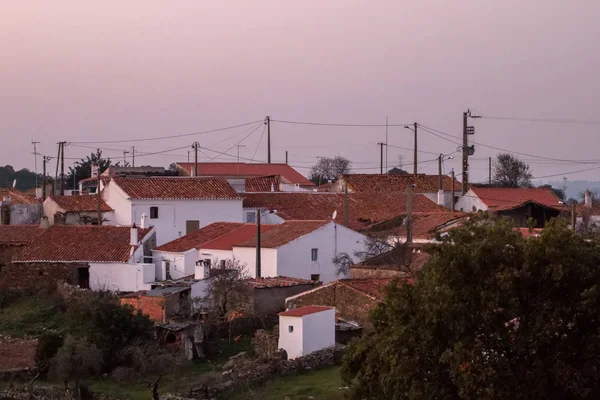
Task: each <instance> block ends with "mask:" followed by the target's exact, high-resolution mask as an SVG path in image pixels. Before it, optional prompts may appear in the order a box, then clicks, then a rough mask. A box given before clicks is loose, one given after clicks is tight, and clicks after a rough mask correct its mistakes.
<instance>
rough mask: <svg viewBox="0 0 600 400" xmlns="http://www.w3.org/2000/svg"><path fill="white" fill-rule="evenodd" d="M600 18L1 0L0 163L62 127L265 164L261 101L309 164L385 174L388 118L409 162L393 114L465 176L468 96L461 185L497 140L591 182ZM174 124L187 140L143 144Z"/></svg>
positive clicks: (171, 156) (389, 5)
mask: <svg viewBox="0 0 600 400" xmlns="http://www.w3.org/2000/svg"><path fill="white" fill-rule="evenodd" d="M599 19H600V2H598V1H596V0H581V1H577V2H574V1H569V0H528V1H522V0H521V1H516V0H460V1H447V0H419V1H416V0H415V1H406V0H403V1H401V0H394V1H384V0H365V1H358V0H327V1H323V0H299V1H295V0H286V1H281V0H272V1H268V0H253V1H247V0H237V1H234V0H219V1H202V0H194V1H186V0H178V1H170V2H165V1H153V0H143V1H137V0H129V1H103V2H82V1H78V0H57V1H53V2H48V1H29V0H21V1H18V2H16V1H15V2H7V3H5V4H4V5H3V7H2V14H1V15H0V55H1V56H0V143H1V144H0V165H6V164H10V165H13V166H14V167H16V168H28V169H30V170H35V169H36V168H37V170H38V171H40V172H41V157H42V155H48V156H54V157H55V156H56V153H57V144H56V143H57V142H59V141H66V142H67V143H68V145H67V146H66V148H65V157H66V160H65V162H66V164H67V165H71V164H72V162H73V161H74V160H75V159H78V158H80V157H83V156H85V155H89V153H90V152H92V151H95V150H94V149H96V148H101V149H103V155H104V156H110V157H111V159H113V160H115V161H117V160H123V157H124V155H123V151H130V153H129V154H126V155H125V157H127V160H128V161H129V162H131V147H132V146H135V149H136V160H135V162H136V165H138V166H139V165H161V166H167V165H169V164H170V163H171V162H175V161H186V160H187V157H188V151H192V149H191V145H192V143H193V142H194V141H198V143H199V146H200V148H201V152H200V154H199V160H200V161H209V160H211V159H212V161H236V160H237V153H238V149H239V154H240V157H241V160H242V161H244V160H246V159H252V160H257V161H265V160H266V158H267V146H266V141H267V140H266V132H265V131H264V128H265V125H264V124H263V123H262V122H261V121H263V120H264V118H265V116H267V115H268V116H270V117H271V119H272V121H273V122H272V123H271V142H272V158H273V161H274V162H283V161H284V160H285V152H286V151H288V157H289V164H290V165H292V166H294V167H296V168H297V169H298V170H299V171H300V172H302V173H304V174H307V173H308V169H309V168H310V166H311V165H313V164H314V163H315V162H316V161H317V158H318V157H325V156H333V155H338V154H339V155H342V156H345V157H347V158H349V159H351V160H352V162H353V169H354V172H362V173H378V172H379V167H380V158H379V155H380V149H379V147H378V145H377V143H378V142H386V128H385V123H386V117H387V121H388V124H389V125H392V126H388V128H387V143H388V144H389V146H388V148H387V160H386V164H387V166H388V167H389V168H391V167H393V166H395V165H398V164H402V165H404V166H403V168H404V169H407V170H409V171H412V162H413V152H412V148H413V146H414V141H413V133H412V132H411V131H410V130H408V129H404V127H403V125H404V124H412V123H413V122H418V123H419V124H420V125H422V126H423V127H424V129H420V131H419V136H418V149H419V150H420V152H419V155H418V160H417V161H418V167H419V172H426V173H437V170H438V165H437V162H436V158H437V155H438V154H440V153H443V154H446V155H448V157H451V156H456V158H454V159H449V160H447V161H445V162H444V166H443V167H444V173H449V171H450V170H451V169H453V168H454V170H455V171H456V173H457V176H458V177H459V179H460V175H459V174H460V172H461V162H460V154H459V153H458V152H457V148H458V145H459V144H460V143H457V142H460V140H459V139H457V138H455V137H453V136H460V135H461V134H462V114H463V112H464V111H466V110H467V109H470V110H471V111H472V114H473V115H478V116H482V117H483V118H481V119H473V120H470V122H469V124H470V125H473V126H475V135H474V136H473V137H472V138H471V139H472V140H474V141H475V142H476V143H477V144H475V155H474V156H473V157H472V159H471V160H470V170H471V178H470V180H471V182H482V181H486V180H487V176H488V157H494V156H496V154H497V153H498V152H499V150H497V149H503V150H510V151H514V152H518V153H520V154H518V156H519V157H521V158H522V159H524V160H525V161H526V162H528V163H529V164H530V166H531V168H532V170H533V174H534V176H535V177H536V178H539V179H540V180H561V179H562V177H563V176H565V177H567V178H568V179H589V180H595V179H597V176H598V175H599V174H600V155H598V154H597V153H598V151H597V144H598V143H599V141H598V139H597V137H598V132H599V131H600V115H598V104H600V90H599V89H600V79H598V71H600V52H599V51H598V47H597V38H598V37H600V24H598V23H597V21H598V20H599ZM495 117H503V118H507V119H497V118H495ZM519 118H522V119H524V120H521V119H519ZM533 119H535V120H543V121H532V120H533ZM546 120H554V121H555V122H548V121H546ZM278 121H290V122H311V123H326V124H339V125H378V126H370V127H364V126H361V127H359V126H330V125H308V124H298V123H287V122H278ZM557 121H560V123H559V122H557ZM565 121H570V122H568V123H567V122H565ZM250 122H252V124H249V125H244V126H240V127H238V128H232V129H226V130H220V131H214V132H208V133H202V132H206V131H211V130H215V129H220V128H227V127H231V126H237V125H242V124H247V123H250ZM426 129H428V130H429V132H428V131H426ZM263 132H265V133H263ZM431 132H433V133H436V132H437V136H436V135H434V134H433V133H431ZM440 132H441V133H440ZM193 133H201V134H197V135H191V134H193ZM176 135H187V136H180V137H170V138H166V139H162V140H143V139H149V138H150V139H151V138H157V137H165V136H176ZM448 135H450V136H448ZM126 140H130V142H124V141H126ZM32 141H38V142H40V143H39V144H38V145H37V150H38V153H40V155H38V156H37V157H35V156H34V155H33V154H32V153H33V146H32V143H31V142H32ZM98 141H103V142H115V141H117V142H116V143H92V142H98ZM119 141H120V142H119ZM238 144H239V145H240V146H245V147H239V148H238V147H237V145H238ZM392 146H394V147H392ZM486 146H492V147H495V148H497V149H494V148H490V147H486ZM169 150H171V151H169ZM156 152H161V153H159V154H152V153H156ZM220 153H226V155H223V154H220ZM191 157H192V159H193V153H192V156H191ZM215 157H216V158H215ZM36 159H37V167H36ZM580 160H593V161H587V162H586V163H583V162H581V161H580ZM55 162H56V159H52V160H50V165H49V168H50V169H53V168H55V165H56V164H55ZM592 168H595V169H592ZM582 170H586V171H582ZM573 171H581V172H576V173H573Z"/></svg>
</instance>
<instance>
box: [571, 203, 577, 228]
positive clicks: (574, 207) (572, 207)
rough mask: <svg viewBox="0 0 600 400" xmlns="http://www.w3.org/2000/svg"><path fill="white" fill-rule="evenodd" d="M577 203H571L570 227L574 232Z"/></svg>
mask: <svg viewBox="0 0 600 400" xmlns="http://www.w3.org/2000/svg"><path fill="white" fill-rule="evenodd" d="M576 207H577V205H576V204H575V203H573V204H572V205H571V229H572V230H573V232H575V225H576V224H577V208H576Z"/></svg>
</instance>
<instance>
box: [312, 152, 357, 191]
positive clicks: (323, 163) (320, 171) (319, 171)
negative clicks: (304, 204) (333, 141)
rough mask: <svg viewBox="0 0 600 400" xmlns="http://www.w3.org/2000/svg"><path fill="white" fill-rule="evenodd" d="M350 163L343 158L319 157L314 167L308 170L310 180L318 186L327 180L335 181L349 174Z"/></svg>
mask: <svg viewBox="0 0 600 400" xmlns="http://www.w3.org/2000/svg"><path fill="white" fill-rule="evenodd" d="M351 168H352V162H351V161H350V160H348V159H347V158H345V157H342V156H339V155H338V156H335V157H321V158H319V161H318V162H317V164H316V165H314V166H313V167H312V168H311V169H310V173H309V176H310V180H311V181H312V182H313V183H315V184H317V185H319V184H322V183H327V181H328V180H331V181H335V180H336V179H338V178H339V177H340V176H341V175H344V174H348V173H350V170H351Z"/></svg>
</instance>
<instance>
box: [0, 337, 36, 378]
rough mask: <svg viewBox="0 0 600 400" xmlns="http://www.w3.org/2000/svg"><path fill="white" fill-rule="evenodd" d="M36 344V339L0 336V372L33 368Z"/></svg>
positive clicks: (34, 365)
mask: <svg viewBox="0 0 600 400" xmlns="http://www.w3.org/2000/svg"><path fill="white" fill-rule="evenodd" d="M37 346H38V341H37V339H13V338H9V337H6V336H0V360H2V362H1V363H0V372H4V371H21V370H28V369H30V370H32V369H34V368H35V367H36V362H35V358H36V351H37Z"/></svg>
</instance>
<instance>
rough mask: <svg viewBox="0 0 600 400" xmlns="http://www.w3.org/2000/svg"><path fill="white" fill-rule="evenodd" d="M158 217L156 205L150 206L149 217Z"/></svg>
mask: <svg viewBox="0 0 600 400" xmlns="http://www.w3.org/2000/svg"><path fill="white" fill-rule="evenodd" d="M157 218H158V207H150V219H157Z"/></svg>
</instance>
